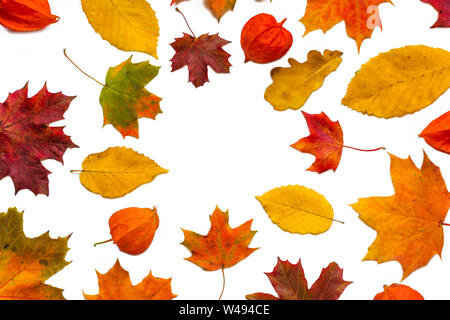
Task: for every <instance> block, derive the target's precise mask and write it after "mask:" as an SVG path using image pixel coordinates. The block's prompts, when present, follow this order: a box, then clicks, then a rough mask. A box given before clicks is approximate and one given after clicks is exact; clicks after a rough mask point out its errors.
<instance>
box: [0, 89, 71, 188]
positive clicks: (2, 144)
mask: <svg viewBox="0 0 450 320" xmlns="http://www.w3.org/2000/svg"><path fill="white" fill-rule="evenodd" d="M27 95H28V85H25V87H24V88H23V89H20V90H17V91H16V92H14V93H11V94H9V96H8V98H7V99H6V101H5V102H4V103H0V180H1V179H3V178H4V177H6V176H10V177H11V179H12V181H13V183H14V186H15V189H16V194H17V192H19V191H20V190H22V189H29V190H31V191H32V192H33V193H34V194H36V195H37V194H45V195H48V174H49V173H50V171H48V170H47V169H46V168H45V167H44V166H43V165H42V164H41V161H42V160H46V159H54V160H57V161H60V162H63V160H62V157H63V154H64V152H65V151H66V149H67V148H77V147H78V146H77V145H75V144H74V143H73V142H72V141H71V140H70V138H69V137H68V136H66V135H65V134H64V132H63V129H64V127H49V126H48V125H49V124H50V123H52V122H55V121H58V120H62V119H64V117H63V115H64V113H65V112H66V110H67V108H68V107H69V105H70V102H71V101H72V100H73V99H74V98H75V97H68V96H65V95H63V94H62V93H50V92H48V91H47V86H46V85H44V87H43V88H42V89H41V91H39V92H38V93H37V94H36V95H35V96H34V97H31V98H28V97H27Z"/></svg>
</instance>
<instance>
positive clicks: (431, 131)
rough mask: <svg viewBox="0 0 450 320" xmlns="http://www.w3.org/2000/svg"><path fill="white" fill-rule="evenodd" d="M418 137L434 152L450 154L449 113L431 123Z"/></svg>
mask: <svg viewBox="0 0 450 320" xmlns="http://www.w3.org/2000/svg"><path fill="white" fill-rule="evenodd" d="M419 136H420V137H422V138H424V139H425V141H426V142H427V143H428V144H429V145H430V146H432V147H433V148H435V149H436V150H439V151H442V152H445V153H448V154H450V111H448V112H446V113H444V114H443V115H442V116H440V117H439V118H437V119H435V120H433V121H431V123H430V124H429V125H428V126H427V127H426V128H425V129H423V131H422V132H421V133H420V135H419Z"/></svg>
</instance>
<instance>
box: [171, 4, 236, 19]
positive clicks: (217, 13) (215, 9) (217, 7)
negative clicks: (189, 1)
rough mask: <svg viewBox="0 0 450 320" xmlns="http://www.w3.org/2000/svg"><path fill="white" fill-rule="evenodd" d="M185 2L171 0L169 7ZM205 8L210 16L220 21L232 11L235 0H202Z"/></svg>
mask: <svg viewBox="0 0 450 320" xmlns="http://www.w3.org/2000/svg"><path fill="white" fill-rule="evenodd" d="M183 1H186V0H172V3H171V5H173V4H175V3H176V4H178V3H180V2H183ZM204 3H205V7H206V8H208V10H209V11H210V12H211V13H212V15H213V16H214V17H215V18H216V19H217V21H220V19H221V18H222V16H223V15H224V14H225V13H227V12H228V11H231V10H233V9H234V6H235V5H236V0H204Z"/></svg>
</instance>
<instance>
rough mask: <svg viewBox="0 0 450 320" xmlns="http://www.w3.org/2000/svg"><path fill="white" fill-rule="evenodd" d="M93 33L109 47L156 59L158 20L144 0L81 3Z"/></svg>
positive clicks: (92, 0)
mask: <svg viewBox="0 0 450 320" xmlns="http://www.w3.org/2000/svg"><path fill="white" fill-rule="evenodd" d="M81 4H82V6H83V10H84V13H85V14H86V16H87V18H88V20H89V23H90V24H91V26H92V27H93V28H94V30H95V31H96V32H97V33H99V34H100V35H101V36H102V38H103V39H105V40H107V41H108V42H109V43H111V44H112V45H113V46H115V47H117V48H119V49H121V50H125V51H139V52H144V53H148V54H149V55H151V56H153V57H155V58H158V55H157V53H156V47H157V44H158V36H159V26H158V19H157V18H156V15H155V12H154V11H153V9H152V7H150V4H149V3H148V2H147V1H145V0H133V1H130V0H81Z"/></svg>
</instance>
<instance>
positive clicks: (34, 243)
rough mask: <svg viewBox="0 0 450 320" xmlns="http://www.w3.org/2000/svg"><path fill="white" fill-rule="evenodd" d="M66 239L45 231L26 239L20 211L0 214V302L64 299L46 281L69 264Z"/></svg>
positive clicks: (11, 209) (67, 238) (58, 291)
mask: <svg viewBox="0 0 450 320" xmlns="http://www.w3.org/2000/svg"><path fill="white" fill-rule="evenodd" d="M68 240H69V237H65V238H58V239H52V238H50V236H49V233H48V232H47V233H44V234H42V235H40V236H39V237H36V238H27V237H26V236H25V234H24V233H23V212H19V211H17V209H16V208H10V209H9V210H8V212H7V213H0V300H64V297H63V295H62V291H63V290H62V289H59V288H55V287H52V286H50V285H48V284H45V281H46V280H47V279H49V278H50V277H51V276H53V275H54V274H55V273H57V272H58V271H60V270H61V269H63V268H64V267H65V266H67V265H68V264H69V262H67V261H66V260H65V256H66V253H67V251H68V250H69V248H68V247H67V241H68Z"/></svg>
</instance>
